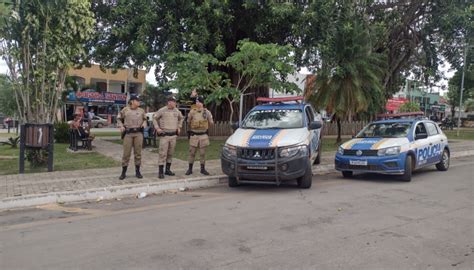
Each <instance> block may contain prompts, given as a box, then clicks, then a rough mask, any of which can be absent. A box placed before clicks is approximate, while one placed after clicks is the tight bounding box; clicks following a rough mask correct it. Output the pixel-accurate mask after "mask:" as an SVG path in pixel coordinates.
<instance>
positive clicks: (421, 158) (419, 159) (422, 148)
mask: <svg viewBox="0 0 474 270" xmlns="http://www.w3.org/2000/svg"><path fill="white" fill-rule="evenodd" d="M413 137H414V138H415V146H416V149H415V153H416V167H417V168H419V167H423V166H426V165H427V164H428V151H429V144H430V139H429V136H428V131H427V130H426V126H425V124H424V123H423V122H419V123H417V124H416V126H415V130H414V136H413Z"/></svg>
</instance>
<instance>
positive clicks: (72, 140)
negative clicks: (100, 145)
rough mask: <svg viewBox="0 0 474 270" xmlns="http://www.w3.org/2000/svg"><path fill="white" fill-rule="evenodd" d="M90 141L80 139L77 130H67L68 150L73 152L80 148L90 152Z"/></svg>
mask: <svg viewBox="0 0 474 270" xmlns="http://www.w3.org/2000/svg"><path fill="white" fill-rule="evenodd" d="M92 139H93V138H91V137H82V136H81V135H80V134H79V130H78V129H69V149H71V150H73V151H77V150H78V149H81V148H82V149H87V150H92ZM79 143H80V145H79Z"/></svg>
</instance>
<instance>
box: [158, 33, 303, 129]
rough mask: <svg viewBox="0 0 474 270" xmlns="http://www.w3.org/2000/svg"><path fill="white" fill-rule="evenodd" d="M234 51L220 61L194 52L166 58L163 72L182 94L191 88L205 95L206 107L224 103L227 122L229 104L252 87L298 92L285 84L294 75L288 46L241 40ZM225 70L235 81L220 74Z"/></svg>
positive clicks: (225, 74)
mask: <svg viewBox="0 0 474 270" xmlns="http://www.w3.org/2000/svg"><path fill="white" fill-rule="evenodd" d="M237 48H238V51H237V52H234V53H233V54H232V55H231V56H229V57H227V58H226V59H225V60H224V61H219V60H218V59H216V58H214V57H213V56H212V55H209V54H198V53H196V52H189V53H181V54H177V55H174V56H172V57H170V59H171V60H172V62H173V64H171V65H169V70H167V72H168V73H170V74H172V76H173V78H174V79H173V80H172V82H171V86H172V87H176V88H178V89H179V90H180V91H181V92H182V93H186V94H187V93H190V92H191V90H192V89H195V88H198V89H200V91H201V93H202V92H203V91H204V92H207V93H209V95H208V97H207V99H206V102H207V103H209V102H217V103H218V104H220V103H221V102H222V101H223V100H225V101H227V102H228V104H229V107H230V110H231V113H230V118H229V121H232V120H233V116H234V110H233V108H234V106H233V104H234V103H235V102H238V101H239V100H240V97H241V95H243V94H246V93H247V92H248V90H249V89H251V88H252V87H259V86H263V87H266V88H272V89H275V90H277V91H281V92H288V93H293V92H296V91H298V87H297V86H296V84H294V83H290V82H288V81H287V77H288V75H289V74H292V73H294V71H295V67H294V65H292V63H293V58H292V56H291V54H292V48H291V47H290V46H280V45H276V44H258V43H256V42H251V41H247V40H242V41H239V44H238V46H237ZM226 68H231V69H233V70H234V71H235V72H236V73H235V74H236V78H235V80H231V79H230V78H229V77H228V74H227V73H226V72H223V71H221V70H225V69H226Z"/></svg>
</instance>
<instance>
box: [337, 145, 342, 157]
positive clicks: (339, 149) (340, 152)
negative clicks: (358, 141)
mask: <svg viewBox="0 0 474 270" xmlns="http://www.w3.org/2000/svg"><path fill="white" fill-rule="evenodd" d="M337 153H338V154H339V155H344V148H342V146H339V148H338V149H337Z"/></svg>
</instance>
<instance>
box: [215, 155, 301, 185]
mask: <svg viewBox="0 0 474 270" xmlns="http://www.w3.org/2000/svg"><path fill="white" fill-rule="evenodd" d="M309 164H310V161H309V158H308V157H307V156H295V157H292V158H278V159H271V160H248V159H242V158H235V159H233V160H232V159H230V158H228V157H226V156H224V155H222V156H221V167H222V171H223V172H224V174H226V175H228V176H230V177H236V178H237V180H238V181H239V182H255V183H257V182H259V183H276V184H280V182H282V181H288V180H295V179H297V178H299V177H302V176H303V175H304V174H305V173H306V171H307V169H308V166H310V165H309Z"/></svg>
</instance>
